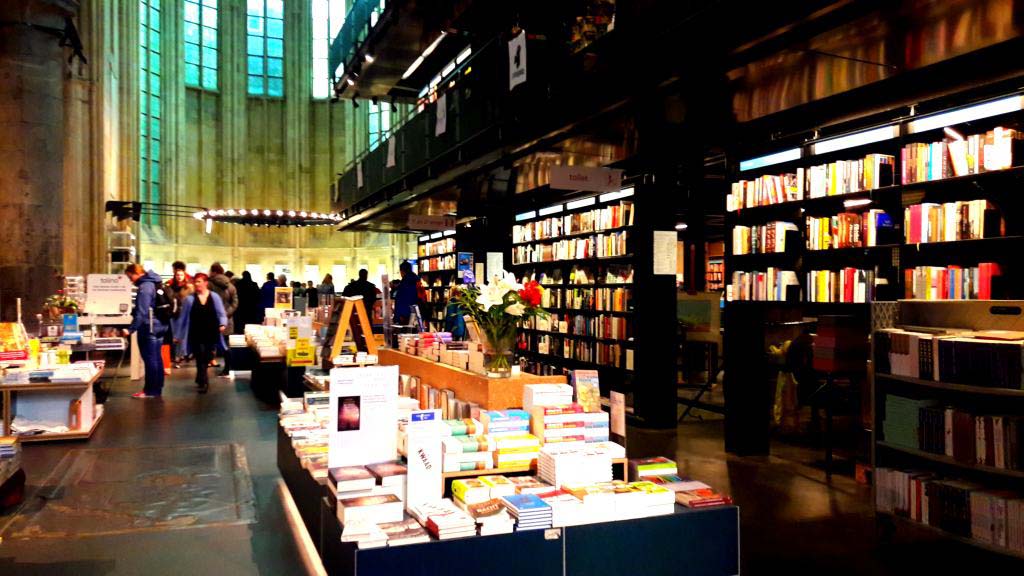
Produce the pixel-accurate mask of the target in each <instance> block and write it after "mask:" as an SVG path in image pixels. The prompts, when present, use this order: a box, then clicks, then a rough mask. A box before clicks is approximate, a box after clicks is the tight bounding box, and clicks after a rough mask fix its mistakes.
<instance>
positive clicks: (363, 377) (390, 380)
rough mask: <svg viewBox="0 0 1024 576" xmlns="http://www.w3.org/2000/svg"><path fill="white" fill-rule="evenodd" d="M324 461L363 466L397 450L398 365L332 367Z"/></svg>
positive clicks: (389, 457) (390, 457) (387, 457)
mask: <svg viewBox="0 0 1024 576" xmlns="http://www.w3.org/2000/svg"><path fill="white" fill-rule="evenodd" d="M330 390H331V403H330V406H331V423H330V429H329V430H330V439H329V441H328V446H327V465H328V466H329V467H331V468H337V467H339V466H365V465H366V464H372V463H374V462H385V461H388V460H394V459H395V457H396V456H397V453H398V435H397V434H396V433H395V427H396V426H397V425H398V366H367V367H364V368H333V369H332V370H331V389H330Z"/></svg>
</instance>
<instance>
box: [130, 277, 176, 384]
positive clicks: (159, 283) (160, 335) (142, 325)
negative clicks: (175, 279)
mask: <svg viewBox="0 0 1024 576" xmlns="http://www.w3.org/2000/svg"><path fill="white" fill-rule="evenodd" d="M124 273H125V276H127V277H128V279H129V280H131V281H132V284H134V285H135V287H136V288H138V292H137V293H136V295H135V308H134V309H133V310H132V323H131V324H130V325H129V326H128V329H127V330H125V331H124V333H125V335H126V336H128V335H131V334H138V344H139V355H140V356H142V363H143V365H144V366H145V370H146V379H145V385H144V386H143V388H142V392H136V393H135V394H132V398H159V397H160V395H161V394H163V390H164V364H163V359H162V358H161V357H160V347H161V346H162V345H163V343H164V337H166V335H167V332H168V331H169V330H170V326H169V325H168V324H167V323H165V322H164V321H163V320H161V318H160V317H159V315H158V314H157V313H156V309H155V308H156V304H157V290H163V283H164V281H163V279H162V278H160V275H159V274H157V273H156V272H153V271H152V270H150V271H148V272H147V271H146V269H145V268H143V267H142V266H141V265H139V264H129V265H128V267H127V268H126V269H125V271H124Z"/></svg>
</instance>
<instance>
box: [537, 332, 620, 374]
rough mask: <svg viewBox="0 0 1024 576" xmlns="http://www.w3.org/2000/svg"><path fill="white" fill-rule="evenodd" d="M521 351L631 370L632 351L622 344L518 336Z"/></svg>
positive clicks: (539, 336) (568, 338)
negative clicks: (531, 351)
mask: <svg viewBox="0 0 1024 576" xmlns="http://www.w3.org/2000/svg"><path fill="white" fill-rule="evenodd" d="M519 344H520V346H521V347H522V349H525V350H533V351H535V352H536V353H538V354H545V355H548V356H557V357H559V358H566V359H570V360H578V361H580V362H590V363H593V364H600V365H602V366H611V367H613V368H623V369H625V370H632V369H633V349H632V348H627V347H626V346H623V345H622V344H611V343H606V342H592V341H589V340H577V339H573V338H572V337H571V336H568V335H566V336H554V335H547V334H520V335H519Z"/></svg>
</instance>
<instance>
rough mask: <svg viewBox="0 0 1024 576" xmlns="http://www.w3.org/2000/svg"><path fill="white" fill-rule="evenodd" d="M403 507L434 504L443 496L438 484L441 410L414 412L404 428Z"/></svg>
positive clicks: (439, 473) (440, 486) (439, 480)
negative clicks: (405, 438) (404, 475)
mask: <svg viewBox="0 0 1024 576" xmlns="http://www.w3.org/2000/svg"><path fill="white" fill-rule="evenodd" d="M405 431H406V434H407V435H408V436H407V437H408V442H407V448H406V458H407V460H408V471H407V473H406V474H407V476H406V481H405V485H406V498H405V501H406V506H407V507H408V506H414V505H417V504H422V503H424V502H436V501H438V500H440V499H441V498H442V497H443V496H444V494H443V490H444V488H443V485H442V483H441V411H440V410H414V411H413V412H412V413H411V414H410V415H409V424H408V425H407V426H406V427H405Z"/></svg>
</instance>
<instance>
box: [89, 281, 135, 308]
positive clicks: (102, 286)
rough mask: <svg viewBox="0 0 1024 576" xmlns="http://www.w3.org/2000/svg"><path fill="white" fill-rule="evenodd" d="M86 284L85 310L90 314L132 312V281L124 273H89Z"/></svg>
mask: <svg viewBox="0 0 1024 576" xmlns="http://www.w3.org/2000/svg"><path fill="white" fill-rule="evenodd" d="M85 286H86V288H85V311H86V312H88V313H89V314H128V313H129V312H131V310H132V281H131V280H129V279H128V277H127V276H125V275H124V274H89V275H88V276H86V278H85Z"/></svg>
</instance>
